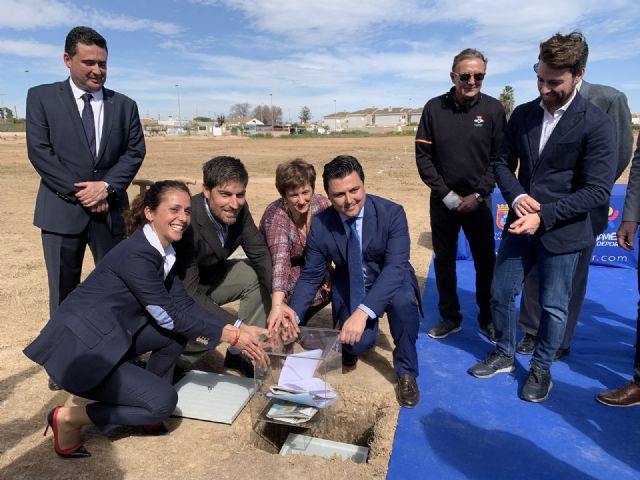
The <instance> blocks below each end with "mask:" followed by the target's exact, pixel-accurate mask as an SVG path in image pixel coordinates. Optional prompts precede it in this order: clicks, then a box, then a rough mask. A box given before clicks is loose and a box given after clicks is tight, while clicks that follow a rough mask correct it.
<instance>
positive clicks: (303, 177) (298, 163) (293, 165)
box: [276, 158, 316, 198]
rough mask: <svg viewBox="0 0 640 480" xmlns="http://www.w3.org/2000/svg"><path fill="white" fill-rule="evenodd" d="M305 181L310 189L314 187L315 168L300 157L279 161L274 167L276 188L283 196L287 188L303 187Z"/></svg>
mask: <svg viewBox="0 0 640 480" xmlns="http://www.w3.org/2000/svg"><path fill="white" fill-rule="evenodd" d="M307 183H308V184H309V185H310V186H311V189H315V188H316V170H315V168H313V165H311V164H310V163H307V162H305V161H304V160H303V159H302V158H295V159H293V160H291V161H289V162H285V163H281V164H280V165H278V168H276V188H277V189H278V193H280V195H281V196H282V197H283V198H284V197H285V196H286V195H287V191H288V190H293V189H297V188H300V187H304V185H305V184H307Z"/></svg>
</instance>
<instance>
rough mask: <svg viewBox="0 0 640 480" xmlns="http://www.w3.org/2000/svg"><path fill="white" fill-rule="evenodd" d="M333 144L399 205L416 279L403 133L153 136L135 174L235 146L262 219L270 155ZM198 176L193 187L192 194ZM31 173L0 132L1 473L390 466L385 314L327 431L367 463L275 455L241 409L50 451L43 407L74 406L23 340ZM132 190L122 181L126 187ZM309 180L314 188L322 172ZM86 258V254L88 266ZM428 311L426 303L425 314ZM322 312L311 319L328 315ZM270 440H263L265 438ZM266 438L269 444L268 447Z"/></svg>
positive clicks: (33, 282)
mask: <svg viewBox="0 0 640 480" xmlns="http://www.w3.org/2000/svg"><path fill="white" fill-rule="evenodd" d="M338 154H351V155H354V156H355V157H357V158H358V159H359V160H360V161H361V162H362V164H363V165H364V169H365V174H366V181H365V184H366V188H367V191H368V192H369V193H375V194H378V195H381V196H384V197H387V198H390V199H392V200H394V201H396V202H399V203H401V204H402V205H404V207H405V209H406V211H407V215H408V218H409V227H410V230H411V241H412V250H411V261H412V263H413V265H414V267H415V269H416V272H417V275H418V279H419V281H420V283H421V286H422V284H423V283H424V279H425V276H426V272H427V265H428V264H429V259H430V257H431V250H430V248H429V239H430V235H429V234H428V233H424V232H427V231H428V230H429V228H428V202H427V198H428V193H427V192H428V191H427V189H426V187H425V186H424V185H423V184H422V182H421V181H420V179H419V177H418V174H417V171H416V168H415V160H414V154H413V138H412V137H390V138H381V137H374V138H344V139H335V138H318V139H255V140H254V139H221V138H215V139H213V138H151V139H148V140H147V157H146V159H145V161H144V164H143V166H142V168H141V170H140V172H139V174H138V178H148V179H152V180H160V179H166V178H176V177H190V178H194V179H199V178H200V177H201V175H200V167H201V165H202V163H203V162H205V161H206V160H208V159H209V158H211V157H213V156H216V155H233V156H237V157H238V158H240V159H241V160H242V161H243V162H244V164H245V165H246V167H247V169H248V171H249V175H250V181H249V187H248V191H247V198H248V202H249V205H250V208H251V211H252V212H253V216H254V219H255V220H256V222H257V221H259V219H260V217H261V215H262V212H263V211H264V208H265V207H266V205H267V204H268V203H269V202H271V201H272V200H274V199H275V198H276V197H277V191H276V189H275V186H274V172H275V168H276V165H277V164H278V163H280V162H282V161H285V160H289V159H292V158H295V157H302V158H304V159H306V160H307V161H309V162H311V163H313V164H314V165H315V167H316V170H317V171H318V173H319V177H320V172H321V171H322V166H323V165H324V163H326V162H327V161H329V160H330V159H331V158H333V157H334V156H336V155H338ZM199 185H200V184H199V183H198V185H191V188H192V191H193V192H194V193H196V192H197V191H199V189H200V186H199ZM37 187H38V176H37V175H36V173H35V171H34V170H33V168H32V167H31V165H30V164H29V161H28V159H27V154H26V145H25V139H24V135H14V134H4V135H3V136H0V192H2V197H3V198H4V201H5V209H6V210H7V211H6V212H5V221H6V223H5V226H6V227H7V228H5V229H4V230H3V231H2V232H1V233H0V258H2V259H3V264H4V267H3V269H2V275H0V312H1V315H2V321H1V325H2V335H1V336H0V403H1V405H2V414H1V419H0V432H1V434H0V478H7V479H21V478H28V479H31V478H73V479H76V478H78V479H81V478H91V479H123V478H135V479H156V480H157V479H164V478H177V477H184V478H190V479H199V478H218V479H243V478H265V479H270V478H278V479H300V478H314V479H315V478H318V479H324V478H326V479H332V480H335V479H340V478H350V479H352V480H356V479H369V478H384V477H385V476H386V473H387V467H388V462H389V457H390V453H391V447H392V442H393V436H394V432H395V428H396V423H397V416H398V411H399V408H398V405H397V403H396V400H395V394H394V389H393V387H394V383H395V378H394V372H393V368H392V364H391V349H392V339H391V336H390V334H389V331H388V328H387V326H386V322H384V321H383V322H382V323H381V325H382V326H383V328H382V332H381V335H380V336H379V341H378V345H377V346H376V348H375V349H374V350H373V351H371V352H369V353H368V354H366V355H364V356H363V358H362V361H360V362H359V363H358V367H357V369H356V370H354V371H352V372H349V373H347V374H344V375H342V376H341V378H340V379H339V382H338V383H339V386H338V391H339V393H340V395H341V399H340V401H339V402H338V404H336V405H335V406H334V407H332V408H334V411H333V412H334V413H333V419H334V420H333V421H332V422H331V424H330V425H329V427H328V429H327V432H326V434H325V435H323V437H324V438H329V439H332V440H337V441H346V442H349V443H357V444H360V445H366V446H368V447H369V448H370V456H369V461H368V463H366V464H360V465H358V464H355V463H352V462H350V461H341V460H337V459H332V460H324V459H321V458H318V457H303V456H288V457H281V456H279V455H277V454H275V452H276V446H277V445H278V442H281V441H282V438H280V437H282V435H283V433H282V432H281V431H276V432H264V431H263V432H262V437H263V439H260V437H259V436H258V435H257V434H256V432H255V429H254V428H252V415H251V413H250V410H249V409H245V410H244V411H243V412H242V413H241V414H240V416H239V417H238V418H237V419H236V421H235V423H234V424H233V425H231V426H227V425H221V424H215V423H209V422H202V421H195V420H189V419H182V418H171V419H169V420H168V421H167V425H168V427H169V429H170V430H171V434H170V435H169V436H167V437H147V436H143V435H141V434H140V432H139V431H137V430H135V429H125V430H123V431H121V432H118V433H117V434H115V435H111V436H103V435H101V434H99V433H98V432H97V431H96V430H95V429H94V428H87V429H86V430H85V431H84V434H83V438H84V442H85V445H86V446H87V448H88V449H89V450H90V451H91V452H92V454H93V456H92V457H91V458H89V459H85V460H80V461H65V460H62V459H60V458H58V457H57V456H56V455H55V454H54V452H53V437H52V434H51V432H49V434H48V435H47V436H46V437H43V436H42V434H41V432H42V431H43V429H44V426H45V417H46V414H47V412H48V411H49V410H50V409H51V408H52V407H53V406H55V405H60V404H81V403H82V402H83V400H81V399H78V398H75V397H73V396H71V395H69V394H67V393H65V392H50V391H49V390H48V388H47V377H46V374H45V373H44V371H43V370H42V369H41V368H40V367H39V366H38V365H35V364H34V363H32V362H31V361H29V360H28V359H27V358H26V357H25V356H24V355H23V354H22V353H21V350H22V349H23V348H24V347H25V346H26V345H27V344H28V343H29V341H30V340H31V339H32V338H34V337H35V336H36V335H37V333H38V332H39V330H40V329H41V328H42V326H43V325H44V324H45V322H46V320H47V318H48V305H47V302H48V293H47V281H46V273H45V268H44V261H43V256H42V247H41V243H40V232H39V230H38V229H37V228H36V227H34V226H33V225H32V219H33V207H34V201H35V195H36V190H37ZM137 190H138V188H137V187H132V188H131V189H130V190H129V194H130V196H132V195H135V194H136V193H137ZM318 190H319V191H321V190H322V181H321V179H320V180H319V182H318ZM92 267H93V263H92V260H91V258H90V257H89V256H87V258H86V267H85V274H86V272H88V271H90V270H91V268H92ZM427 314H428V313H427ZM329 317H330V312H328V311H323V312H321V314H320V316H319V320H318V323H319V324H324V325H326V324H328V322H329ZM221 351H223V350H222V349H219V350H218V351H217V352H212V353H211V354H210V355H209V357H208V358H206V359H205V360H204V362H203V365H202V367H203V368H204V369H210V370H212V371H218V372H223V373H231V372H225V371H224V368H223V367H222V358H223V354H222V353H220V352H221ZM265 438H266V439H267V440H268V441H265V440H264V439H265ZM273 444H275V445H276V446H274V445H273Z"/></svg>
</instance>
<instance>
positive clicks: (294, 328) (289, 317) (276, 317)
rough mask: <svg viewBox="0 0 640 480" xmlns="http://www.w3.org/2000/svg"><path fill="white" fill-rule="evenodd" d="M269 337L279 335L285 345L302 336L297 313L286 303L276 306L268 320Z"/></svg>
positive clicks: (272, 308)
mask: <svg viewBox="0 0 640 480" xmlns="http://www.w3.org/2000/svg"><path fill="white" fill-rule="evenodd" d="M267 328H268V331H269V335H279V336H280V338H282V341H283V342H284V343H289V342H291V341H293V340H294V339H295V338H296V337H297V336H298V335H299V334H300V327H298V322H296V312H294V311H293V310H292V309H291V308H290V307H289V306H288V305H285V304H284V303H280V304H274V305H273V306H272V307H271V312H269V318H268V319H267Z"/></svg>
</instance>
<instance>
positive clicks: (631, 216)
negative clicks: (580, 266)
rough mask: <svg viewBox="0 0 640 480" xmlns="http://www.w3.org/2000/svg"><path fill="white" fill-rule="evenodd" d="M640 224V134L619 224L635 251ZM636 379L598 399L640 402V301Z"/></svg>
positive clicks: (615, 403) (622, 240)
mask: <svg viewBox="0 0 640 480" xmlns="http://www.w3.org/2000/svg"><path fill="white" fill-rule="evenodd" d="M638 224H640V137H638V142H637V145H636V153H635V154H634V155H633V161H632V162H631V172H630V173H629V184H628V185H627V196H626V197H625V199H624V210H623V211H622V223H621V224H620V227H619V228H618V232H617V235H618V245H619V246H620V247H622V248H624V249H625V250H627V251H629V252H633V248H634V241H635V237H636V231H637V230H638ZM638 293H640V262H639V264H638ZM633 367H634V369H633V380H632V381H631V382H629V383H627V384H626V385H624V386H623V387H620V388H616V389H614V390H609V391H606V392H601V393H599V394H598V395H597V396H596V400H598V401H599V402H600V403H603V404H604V405H609V406H610V407H634V406H640V301H639V302H638V316H637V320H636V355H635V361H634V365H633Z"/></svg>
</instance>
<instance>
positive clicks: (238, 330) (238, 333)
mask: <svg viewBox="0 0 640 480" xmlns="http://www.w3.org/2000/svg"><path fill="white" fill-rule="evenodd" d="M238 340H240V329H239V328H237V329H236V338H234V339H233V342H231V346H232V347H235V346H236V345H237V343H238Z"/></svg>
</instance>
